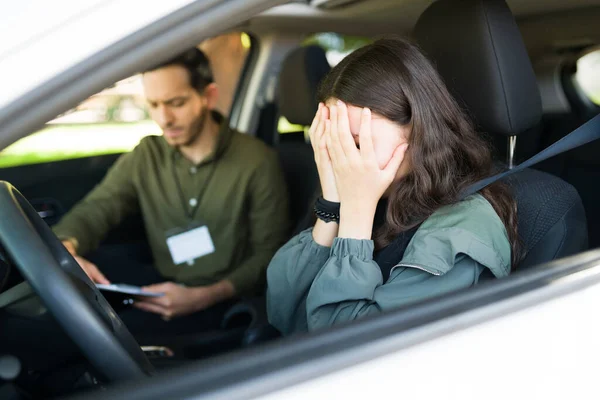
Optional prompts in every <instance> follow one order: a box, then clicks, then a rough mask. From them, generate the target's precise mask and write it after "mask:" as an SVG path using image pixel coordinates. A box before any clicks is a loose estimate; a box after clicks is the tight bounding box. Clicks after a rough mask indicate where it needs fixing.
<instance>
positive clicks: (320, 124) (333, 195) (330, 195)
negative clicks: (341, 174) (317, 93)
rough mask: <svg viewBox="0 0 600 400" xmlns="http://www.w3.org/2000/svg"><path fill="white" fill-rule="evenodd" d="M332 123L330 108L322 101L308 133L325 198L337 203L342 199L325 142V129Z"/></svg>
mask: <svg viewBox="0 0 600 400" xmlns="http://www.w3.org/2000/svg"><path fill="white" fill-rule="evenodd" d="M330 123H331V122H330V121H329V109H328V108H327V107H325V105H323V104H322V103H319V109H318V110H317V113H316V114H315V118H314V119H313V122H312V124H311V126H310V129H309V131H308V133H309V136H310V143H311V144H312V147H313V152H314V154H315V162H316V164H317V171H318V172H319V180H320V181H321V189H322V190H323V198H324V199H325V200H328V201H333V202H336V203H337V202H339V201H340V197H339V195H338V191H337V187H336V184H335V176H334V174H333V167H332V165H331V158H330V157H329V152H328V151H327V143H326V142H325V137H324V132H325V129H326V127H327V126H328V125H330Z"/></svg>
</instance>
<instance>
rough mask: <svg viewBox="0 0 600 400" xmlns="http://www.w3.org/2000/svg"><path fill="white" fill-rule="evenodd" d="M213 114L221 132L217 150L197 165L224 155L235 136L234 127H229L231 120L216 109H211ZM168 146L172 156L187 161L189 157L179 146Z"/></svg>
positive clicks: (216, 146)
mask: <svg viewBox="0 0 600 400" xmlns="http://www.w3.org/2000/svg"><path fill="white" fill-rule="evenodd" d="M211 116H212V118H213V119H214V120H215V121H217V123H219V125H220V126H219V134H218V137H217V143H216V145H215V150H214V151H213V152H212V153H211V154H209V155H208V156H207V157H206V158H205V159H204V160H202V161H201V162H200V163H199V164H197V165H195V166H196V167H199V166H202V165H203V164H208V163H210V162H212V161H214V160H215V159H217V158H219V157H220V156H221V155H223V153H224V152H225V150H227V147H229V144H230V143H231V137H232V136H233V129H231V128H230V127H229V120H228V119H227V118H225V117H224V116H223V115H222V114H221V113H219V112H218V111H214V110H213V111H211ZM165 144H166V141H165ZM167 146H168V147H169V152H170V154H171V156H172V157H174V158H175V159H177V160H186V161H187V159H186V158H185V157H182V155H181V153H180V152H179V149H178V148H176V147H172V146H170V145H168V144H167ZM188 163H189V164H190V165H192V164H193V163H192V162H190V161H188Z"/></svg>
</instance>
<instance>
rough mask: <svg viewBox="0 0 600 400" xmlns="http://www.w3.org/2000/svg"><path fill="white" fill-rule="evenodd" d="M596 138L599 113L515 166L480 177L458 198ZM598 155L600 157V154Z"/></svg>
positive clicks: (597, 136)
mask: <svg viewBox="0 0 600 400" xmlns="http://www.w3.org/2000/svg"><path fill="white" fill-rule="evenodd" d="M596 139H600V114H598V115H596V116H595V117H594V118H592V119H590V120H589V121H588V122H586V123H585V124H583V125H581V126H580V127H579V128H577V129H575V130H574V131H573V132H571V133H569V134H568V135H567V136H565V137H563V138H562V139H560V140H559V141H557V142H556V143H553V144H552V145H550V146H548V147H546V148H545V149H544V150H542V151H540V152H539V153H537V154H536V155H534V156H533V157H531V158H530V159H528V160H527V161H524V162H522V163H521V164H519V165H517V166H516V167H514V168H512V169H509V170H508V171H505V172H501V173H499V174H497V175H494V176H490V177H489V178H485V179H482V180H480V181H479V182H475V183H474V184H472V185H471V186H469V187H468V188H467V189H465V190H464V192H463V193H461V195H460V199H461V200H462V199H464V198H465V197H468V196H470V195H472V194H475V193H477V192H478V191H480V190H481V189H483V188H485V187H486V186H488V185H491V184H492V183H494V182H496V181H499V180H500V179H504V178H506V177H507V176H509V175H512V174H514V173H516V172H519V171H521V170H523V169H525V168H529V167H531V166H532V165H534V164H537V163H539V162H541V161H544V160H546V159H548V158H550V157H554V156H556V155H558V154H561V153H564V152H567V151H569V150H572V149H574V148H576V147H579V146H583V145H584V144H587V143H589V142H592V141H594V140H596ZM598 156H599V157H600V154H599V155H598Z"/></svg>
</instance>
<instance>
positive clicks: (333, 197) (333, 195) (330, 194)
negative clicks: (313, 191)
mask: <svg viewBox="0 0 600 400" xmlns="http://www.w3.org/2000/svg"><path fill="white" fill-rule="evenodd" d="M323 199H325V200H327V201H330V202H332V203H339V202H340V196H339V195H338V194H337V192H336V191H327V190H323Z"/></svg>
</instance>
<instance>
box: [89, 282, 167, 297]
mask: <svg viewBox="0 0 600 400" xmlns="http://www.w3.org/2000/svg"><path fill="white" fill-rule="evenodd" d="M96 287H97V288H98V289H100V290H108V291H110V292H117V293H124V294H131V295H135V296H146V297H161V296H164V295H165V294H164V293H161V292H148V291H145V290H142V288H141V287H139V286H132V285H126V284H123V283H111V284H109V285H105V284H102V283H96Z"/></svg>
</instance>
